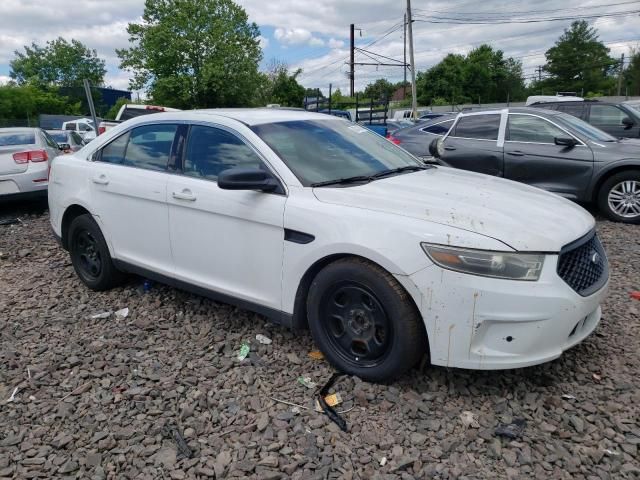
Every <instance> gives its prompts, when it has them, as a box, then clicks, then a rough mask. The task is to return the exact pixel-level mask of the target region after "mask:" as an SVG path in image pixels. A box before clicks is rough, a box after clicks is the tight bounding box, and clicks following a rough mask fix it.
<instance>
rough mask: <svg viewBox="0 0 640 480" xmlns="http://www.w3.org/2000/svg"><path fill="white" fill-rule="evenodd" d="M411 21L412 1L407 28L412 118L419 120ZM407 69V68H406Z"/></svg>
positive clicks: (408, 1)
mask: <svg viewBox="0 0 640 480" xmlns="http://www.w3.org/2000/svg"><path fill="white" fill-rule="evenodd" d="M412 23H413V22H412V20H411V0H407V26H408V27H409V58H410V59H411V117H412V118H413V119H414V120H417V119H418V99H417V98H416V62H415V58H414V56H413V27H412ZM405 68H406V67H405Z"/></svg>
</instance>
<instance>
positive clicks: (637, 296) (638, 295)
mask: <svg viewBox="0 0 640 480" xmlns="http://www.w3.org/2000/svg"><path fill="white" fill-rule="evenodd" d="M630 295H631V298H633V299H635V300H640V291H638V292H631V294H630Z"/></svg>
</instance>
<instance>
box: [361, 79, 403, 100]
mask: <svg viewBox="0 0 640 480" xmlns="http://www.w3.org/2000/svg"><path fill="white" fill-rule="evenodd" d="M395 90H396V86H395V85H394V84H393V83H391V82H390V81H388V80H385V79H384V78H379V79H378V80H376V81H375V82H372V83H370V84H369V85H367V86H366V87H365V89H364V96H365V97H366V98H370V99H372V100H384V99H388V98H391V96H392V95H393V92H395Z"/></svg>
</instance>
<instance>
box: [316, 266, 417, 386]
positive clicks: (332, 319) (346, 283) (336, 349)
mask: <svg viewBox="0 0 640 480" xmlns="http://www.w3.org/2000/svg"><path fill="white" fill-rule="evenodd" d="M307 316H308V318H309V328H310V330H311V334H312V336H313V339H314V341H315V342H316V344H317V345H318V347H319V348H320V350H321V351H322V352H323V353H324V355H325V356H326V358H327V360H329V362H330V363H331V364H332V365H333V366H334V367H335V368H336V369H338V370H339V371H341V372H345V373H348V374H351V375H356V376H358V377H360V378H362V379H364V380H369V381H373V382H380V381H385V380H391V379H394V378H397V377H398V376H399V375H401V374H402V373H404V372H405V371H407V370H408V369H409V368H411V367H412V366H414V365H415V364H416V363H417V362H418V361H419V360H420V358H421V357H422V355H423V354H424V353H425V351H426V348H427V338H426V334H425V331H424V325H423V323H422V318H421V316H420V315H419V313H418V311H417V309H416V307H415V305H414V304H413V302H412V300H411V297H410V296H409V294H408V293H407V292H406V291H405V290H404V288H403V287H402V286H401V285H400V284H399V283H398V281H397V280H396V279H395V278H394V277H393V276H392V275H391V274H389V273H388V272H387V271H385V270H383V269H382V268H381V267H379V266H378V265H375V264H373V263H371V262H369V261H367V260H364V259H358V258H345V259H342V260H337V261H336V262H334V263H331V264H330V265H328V266H327V267H325V268H324V269H323V270H321V271H320V272H319V273H318V275H317V276H316V278H315V279H314V280H313V282H312V284H311V287H310V289H309V295H308V298H307Z"/></svg>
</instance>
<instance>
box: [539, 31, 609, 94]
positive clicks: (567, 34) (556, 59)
mask: <svg viewBox="0 0 640 480" xmlns="http://www.w3.org/2000/svg"><path fill="white" fill-rule="evenodd" d="M545 56H546V58H547V62H546V64H545V65H544V67H543V68H544V71H545V72H547V74H548V75H549V77H548V78H547V79H545V80H543V81H542V82H538V84H537V85H536V87H538V88H543V89H545V90H548V91H554V90H555V91H570V92H577V93H578V94H580V92H585V93H586V92H601V93H608V92H609V91H610V90H611V89H612V88H613V86H614V84H615V79H614V75H613V74H614V73H615V72H616V69H617V67H618V65H619V62H618V61H617V60H616V59H614V58H611V57H610V56H609V49H608V48H607V47H606V46H605V45H604V43H602V42H601V41H600V40H598V32H597V30H596V29H595V28H594V27H591V26H590V25H589V24H588V23H587V22H586V21H584V20H580V21H576V22H573V23H572V24H571V28H569V29H565V31H564V33H563V34H562V35H561V36H560V38H559V39H558V40H557V41H556V44H555V45H554V46H553V47H551V48H550V49H549V50H547V52H546V53H545Z"/></svg>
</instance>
